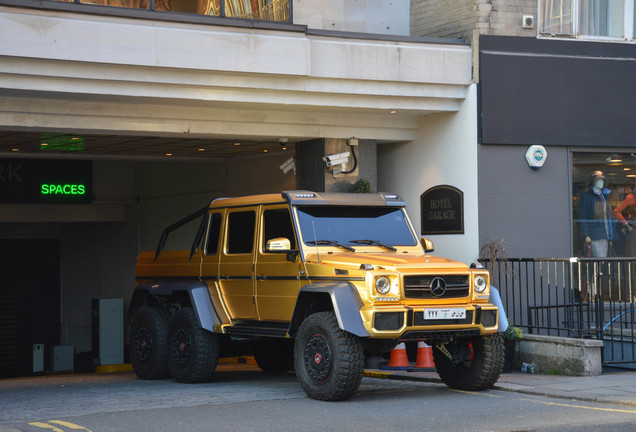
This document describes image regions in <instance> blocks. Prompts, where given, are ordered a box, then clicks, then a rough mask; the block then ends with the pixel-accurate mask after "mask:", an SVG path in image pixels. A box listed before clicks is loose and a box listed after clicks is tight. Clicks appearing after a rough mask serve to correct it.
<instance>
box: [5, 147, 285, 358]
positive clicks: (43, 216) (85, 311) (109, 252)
mask: <svg viewBox="0 0 636 432" xmlns="http://www.w3.org/2000/svg"><path fill="white" fill-rule="evenodd" d="M290 156H291V154H287V153H280V154H276V155H271V156H266V157H258V158H248V159H236V160H231V161H228V162H207V163H193V162H179V161H171V162H138V161H101V160H100V161H93V191H94V195H95V201H94V203H93V204H92V205H90V206H88V207H90V211H89V212H87V214H89V215H90V218H89V219H90V220H97V221H95V222H88V221H86V220H85V219H86V218H84V220H83V217H82V216H80V214H83V213H82V212H77V213H74V212H73V211H68V209H69V208H68V207H67V208H66V210H65V208H64V207H63V208H62V210H61V211H53V212H51V214H50V215H49V219H48V221H47V214H48V213H49V212H48V209H51V210H56V209H59V208H60V207H59V206H55V207H47V206H46V205H11V206H10V207H7V208H9V210H10V212H4V213H5V216H4V217H3V219H4V220H5V221H6V220H7V219H8V217H7V216H6V214H7V213H10V214H11V215H12V216H11V217H12V218H14V219H15V220H16V221H19V220H25V219H26V220H28V218H29V217H33V213H37V217H38V220H39V221H41V222H30V223H20V222H3V223H0V237H1V238H18V239H19V238H58V239H60V249H61V251H60V256H61V293H60V298H61V338H60V340H61V344H63V345H73V346H74V347H75V352H76V353H81V352H86V351H90V350H91V300H92V299H96V298H124V303H125V304H124V307H125V308H127V307H128V304H129V301H130V298H131V296H132V291H133V288H134V284H135V280H134V277H135V274H134V272H135V260H136V257H137V255H138V253H139V251H141V250H154V249H155V248H156V245H157V241H158V240H159V236H160V235H161V232H162V231H163V229H164V228H165V227H166V226H168V225H169V224H171V223H173V222H175V221H177V220H179V219H180V218H182V217H184V216H187V215H188V214H190V213H191V212H193V211H195V210H197V209H199V208H201V207H204V206H205V205H207V204H209V202H210V200H211V199H213V198H216V197H223V196H238V195H247V194H253V193H274V192H280V191H281V190H284V189H294V188H295V177H294V176H293V175H291V174H290V175H284V174H283V173H282V171H281V170H280V169H279V168H278V167H279V166H280V164H282V163H283V162H284V161H285V160H286V159H287V158H289V157H290ZM5 207H6V206H5ZM100 209H104V211H105V212H106V210H107V213H108V214H103V215H102V216H104V218H103V220H102V221H99V216H100ZM0 211H2V209H0ZM74 214H75V216H74ZM60 215H63V216H64V217H66V221H62V222H59V221H58V220H59V219H60V218H61V217H62V216H60ZM112 215H116V217H113V216H112ZM185 234H186V235H184V236H183V237H184V239H183V242H182V244H176V245H175V246H177V247H186V248H189V247H190V242H191V239H192V237H191V235H189V234H188V233H185Z"/></svg>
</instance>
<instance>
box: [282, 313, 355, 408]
mask: <svg viewBox="0 0 636 432" xmlns="http://www.w3.org/2000/svg"><path fill="white" fill-rule="evenodd" d="M294 364H295V366H296V377H297V378H298V383H299V384H300V386H301V388H302V389H303V391H304V392H305V393H306V394H307V396H309V397H310V398H312V399H318V400H324V401H338V400H345V399H348V398H350V397H351V396H352V395H353V394H354V393H355V392H356V390H357V389H358V387H360V382H361V381H362V375H363V373H364V352H363V348H362V344H361V343H360V339H359V338H358V337H357V336H355V335H353V334H351V333H349V332H346V331H345V330H342V329H341V328H340V327H339V325H338V320H337V319H336V316H335V315H334V313H333V312H318V313H315V314H313V315H310V316H309V317H307V318H306V319H305V321H303V323H302V324H301V325H300V328H299V329H298V333H297V334H296V345H295V348H294Z"/></svg>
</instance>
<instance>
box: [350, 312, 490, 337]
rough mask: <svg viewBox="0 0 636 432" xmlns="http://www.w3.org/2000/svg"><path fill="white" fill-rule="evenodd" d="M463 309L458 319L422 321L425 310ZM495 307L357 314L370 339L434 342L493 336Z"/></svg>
mask: <svg viewBox="0 0 636 432" xmlns="http://www.w3.org/2000/svg"><path fill="white" fill-rule="evenodd" d="M458 307H459V308H465V310H466V315H465V317H464V318H459V319H426V318H425V314H424V311H425V309H438V310H439V309H443V308H458ZM498 312H499V311H498V309H497V306H495V305H493V304H490V303H485V304H480V305H441V306H440V305H435V306H434V307H430V308H428V307H423V306H412V307H410V306H402V305H399V306H397V305H396V306H379V307H378V306H374V307H368V308H363V309H362V310H361V315H362V320H363V322H364V326H365V328H366V329H367V331H368V332H369V335H370V336H371V338H374V339H375V338H377V339H403V340H415V339H427V338H428V339H435V338H448V337H452V336H453V335H457V336H460V335H461V336H466V335H486V334H491V333H495V332H497V319H498Z"/></svg>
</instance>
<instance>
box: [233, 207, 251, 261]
mask: <svg viewBox="0 0 636 432" xmlns="http://www.w3.org/2000/svg"><path fill="white" fill-rule="evenodd" d="M255 222H256V213H255V212H254V211H244V212H234V213H230V214H229V215H228V218H227V223H228V228H227V253H228V254H245V253H251V252H252V247H253V244H254V225H255Z"/></svg>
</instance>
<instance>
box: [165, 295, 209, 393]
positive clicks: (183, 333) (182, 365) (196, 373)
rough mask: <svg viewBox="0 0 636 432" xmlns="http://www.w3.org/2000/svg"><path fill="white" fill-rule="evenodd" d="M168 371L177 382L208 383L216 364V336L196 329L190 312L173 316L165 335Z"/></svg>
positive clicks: (185, 310)
mask: <svg viewBox="0 0 636 432" xmlns="http://www.w3.org/2000/svg"><path fill="white" fill-rule="evenodd" d="M168 349H169V353H168V368H169V369H170V373H171V374H172V376H173V377H174V378H175V379H176V380H177V381H179V382H185V383H196V382H204V381H208V380H210V378H212V375H214V371H215V369H216V365H217V363H218V361H219V338H218V335H216V334H214V333H211V332H209V331H207V330H204V329H202V328H201V327H199V323H198V321H197V318H196V316H195V314H194V311H193V310H192V308H189V307H184V308H181V309H179V310H178V311H177V312H175V314H174V315H173V316H172V320H171V321H170V329H169V332H168Z"/></svg>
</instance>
